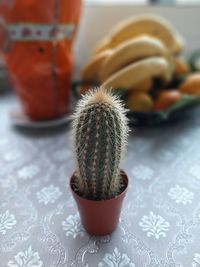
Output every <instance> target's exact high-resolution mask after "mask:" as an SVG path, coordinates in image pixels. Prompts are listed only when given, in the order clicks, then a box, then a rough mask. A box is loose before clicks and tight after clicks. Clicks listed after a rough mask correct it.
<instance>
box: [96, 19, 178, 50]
mask: <svg viewBox="0 0 200 267" xmlns="http://www.w3.org/2000/svg"><path fill="white" fill-rule="evenodd" d="M143 34H147V35H150V36H152V37H155V38H157V39H159V40H161V41H162V42H163V43H164V44H165V45H166V47H167V48H168V49H169V50H170V51H171V52H172V53H173V54H177V53H180V52H181V51H182V49H183V39H182V37H181V36H180V35H179V33H177V31H176V30H175V29H174V28H173V27H172V25H171V24H170V23H169V22H168V21H167V20H166V19H164V18H162V17H160V16H158V15H138V16H135V17H132V18H129V19H127V20H125V21H123V22H122V23H120V24H119V25H117V27H116V28H114V29H113V31H112V32H111V33H110V36H107V37H106V38H105V39H104V40H103V41H101V43H100V45H99V46H98V47H97V48H96V52H100V51H103V50H105V49H108V48H114V47H116V46H118V45H119V44H120V43H122V42H124V41H126V40H128V39H131V38H135V37H137V36H140V35H143Z"/></svg>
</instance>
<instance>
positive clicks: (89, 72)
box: [81, 50, 112, 81]
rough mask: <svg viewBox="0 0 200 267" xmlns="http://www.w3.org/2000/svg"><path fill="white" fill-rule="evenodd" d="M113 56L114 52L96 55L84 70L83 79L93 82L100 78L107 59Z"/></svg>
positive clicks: (109, 51)
mask: <svg viewBox="0 0 200 267" xmlns="http://www.w3.org/2000/svg"><path fill="white" fill-rule="evenodd" d="M111 54H112V50H105V51H102V52H101V53H99V54H97V55H94V56H93V57H92V58H91V60H90V61H89V62H88V63H87V64H86V65H85V67H84V68H83V69H82V72H81V77H82V79H83V80H85V81H92V80H95V79H97V78H98V72H99V69H100V68H101V65H102V64H103V62H104V61H105V59H106V58H107V57H108V56H110V55H111Z"/></svg>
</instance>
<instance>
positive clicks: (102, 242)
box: [0, 95, 200, 267]
mask: <svg viewBox="0 0 200 267" xmlns="http://www.w3.org/2000/svg"><path fill="white" fill-rule="evenodd" d="M15 101H16V100H15V98H14V97H12V96H9V95H2V96H0V114H1V115H0V122H1V124H0V199H1V200H0V267H6V266H9V267H41V266H43V267H68V266H73V267H79V266H80V267H96V266H97V267H128V266H130V267H140V266H148V267H150V266H151V267H177V266H179V267H180V266H184V267H189V266H192V267H198V266H200V153H199V147H200V138H199V137H200V116H199V114H200V109H197V110H195V112H194V113H193V114H192V115H193V116H191V117H187V118H183V120H182V121H179V122H177V123H174V124H173V125H166V126H162V127H156V128H142V129H141V128H140V129H134V130H133V131H132V133H131V136H130V138H129V145H128V153H127V155H126V158H125V160H124V163H123V166H122V167H123V169H124V170H125V171H126V172H127V173H128V176H129V180H130V186H129V190H128V194H127V197H126V199H125V201H124V204H123V209H122V213H121V218H120V222H119V226H118V228H117V230H116V231H115V232H114V233H113V234H112V235H107V236H103V237H94V236H90V235H88V234H87V233H86V232H85V230H84V229H83V227H82V226H81V224H80V219H79V215H78V213H77V208H76V205H75V203H74V201H73V199H72V196H71V193H70V191H69V187H68V181H69V177H70V175H71V173H72V172H73V170H74V168H75V165H74V161H73V158H72V152H71V139H70V134H69V127H62V128H59V129H54V130H45V131H44V130H43V131H35V130H34V131H33V130H23V129H21V130H20V129H16V128H14V127H12V125H11V123H10V120H9V116H8V113H9V111H10V110H12V108H13V105H14V103H15Z"/></svg>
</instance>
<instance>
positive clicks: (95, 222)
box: [70, 171, 128, 236]
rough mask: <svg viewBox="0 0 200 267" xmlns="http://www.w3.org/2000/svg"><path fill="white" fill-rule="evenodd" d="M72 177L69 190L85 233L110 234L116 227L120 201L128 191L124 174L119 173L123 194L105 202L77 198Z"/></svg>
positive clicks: (126, 178)
mask: <svg viewBox="0 0 200 267" xmlns="http://www.w3.org/2000/svg"><path fill="white" fill-rule="evenodd" d="M73 177H74V175H72V177H71V179H70V188H71V191H72V195H73V197H74V199H75V201H76V204H77V207H78V210H79V213H80V217H81V221H82V224H83V226H84V228H85V229H86V231H87V232H88V233H89V234H91V235H98V236H100V235H107V234H110V233H112V232H113V231H114V230H115V229H116V227H117V225H118V221H119V216H120V212H121V206H122V201H123V199H124V197H125V195H126V192H127V189H128V177H127V175H126V174H125V172H123V171H121V177H122V179H123V181H124V185H125V188H124V190H123V192H121V193H120V194H119V195H117V196H116V197H114V198H111V199H107V200H89V199H86V198H83V197H81V196H79V195H78V194H77V193H76V192H74V190H73V188H72V182H73Z"/></svg>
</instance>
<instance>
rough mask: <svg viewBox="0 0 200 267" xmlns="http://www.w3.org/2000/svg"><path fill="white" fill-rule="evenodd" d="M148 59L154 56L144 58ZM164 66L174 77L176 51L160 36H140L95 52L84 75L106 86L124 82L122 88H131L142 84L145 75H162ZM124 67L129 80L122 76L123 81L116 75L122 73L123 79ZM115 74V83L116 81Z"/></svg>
mask: <svg viewBox="0 0 200 267" xmlns="http://www.w3.org/2000/svg"><path fill="white" fill-rule="evenodd" d="M145 59H150V60H147V61H143V60H145ZM138 63H139V64H138ZM146 63H147V65H146ZM135 64H136V65H135ZM163 69H165V72H166V76H168V78H170V76H171V73H172V72H173V70H174V58H173V56H172V54H171V53H170V52H169V50H168V49H167V48H166V47H165V45H164V44H163V43H162V42H161V41H159V40H158V39H156V38H153V37H151V36H140V37H137V38H134V39H131V40H127V41H125V42H123V43H122V44H120V45H119V46H117V47H116V48H115V49H108V50H105V51H102V52H100V53H98V54H95V55H94V56H93V57H92V58H91V59H90V60H89V62H88V63H87V64H86V65H85V67H84V68H83V70H82V79H83V80H84V81H91V82H97V83H99V84H103V85H105V86H106V87H107V86H110V87H112V88H119V87H118V86H120V88H121V87H123V88H126V89H131V88H133V87H132V86H136V85H138V86H139V83H140V82H143V81H144V79H147V80H148V79H151V78H152V77H154V76H160V75H161V74H162V73H163ZM122 70H123V72H122V73H123V74H125V75H126V76H128V77H126V78H125V79H126V80H125V79H124V77H122V78H123V83H122V84H118V83H116V79H115V78H116V77H118V74H119V79H121V71H122ZM126 70H127V71H128V72H127V73H126ZM138 72H139V75H138ZM113 75H114V77H113V78H114V80H115V83H112V76H113ZM135 75H137V77H136V76H135ZM161 76H162V75H161ZM129 79H135V81H134V83H131V84H130V85H131V87H128V88H127V87H126V86H127V83H128V82H129ZM139 87H140V86H139ZM87 89H88V87H87V86H84V87H81V90H80V93H81V94H83V93H85V91H86V90H87Z"/></svg>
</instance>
